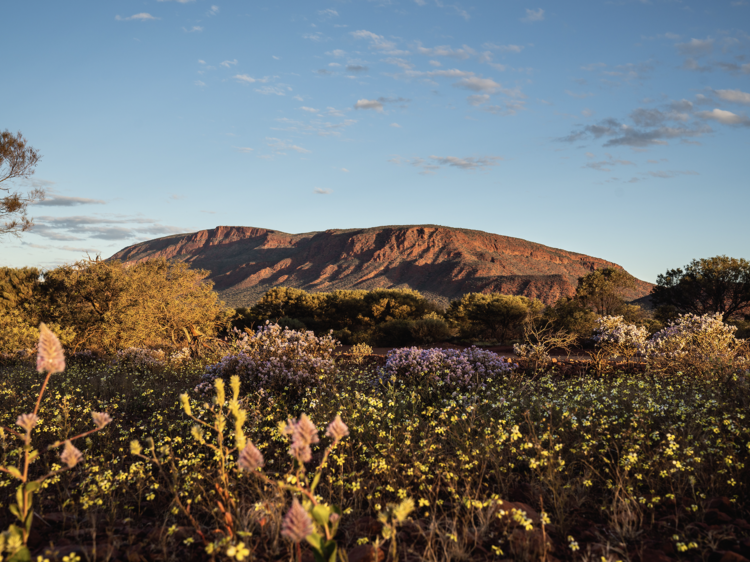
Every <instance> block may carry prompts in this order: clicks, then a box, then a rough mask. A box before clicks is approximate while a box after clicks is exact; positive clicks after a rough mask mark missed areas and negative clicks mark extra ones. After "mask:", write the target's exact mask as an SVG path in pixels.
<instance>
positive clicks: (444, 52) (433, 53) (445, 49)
mask: <svg viewBox="0 0 750 562" xmlns="http://www.w3.org/2000/svg"><path fill="white" fill-rule="evenodd" d="M415 50H416V51H417V53H419V54H420V55H425V56H428V57H449V58H454V59H458V60H466V59H468V58H469V57H472V56H474V55H476V54H477V52H476V51H475V50H474V49H472V48H471V47H469V46H468V45H463V46H462V47H461V48H459V49H453V48H452V47H451V46H450V45H440V46H438V47H423V46H422V43H420V42H419V41H417V43H416V47H415Z"/></svg>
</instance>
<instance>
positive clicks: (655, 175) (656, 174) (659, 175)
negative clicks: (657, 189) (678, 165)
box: [646, 170, 699, 179]
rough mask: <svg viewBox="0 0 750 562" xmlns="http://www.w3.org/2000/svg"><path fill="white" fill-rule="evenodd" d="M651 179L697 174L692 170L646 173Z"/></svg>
mask: <svg viewBox="0 0 750 562" xmlns="http://www.w3.org/2000/svg"><path fill="white" fill-rule="evenodd" d="M646 173H647V174H648V175H649V176H651V177H652V178H660V179H669V178H674V177H677V176H697V175H699V174H698V172H695V171H693V170H656V171H650V172H646Z"/></svg>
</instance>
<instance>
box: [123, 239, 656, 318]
mask: <svg viewBox="0 0 750 562" xmlns="http://www.w3.org/2000/svg"><path fill="white" fill-rule="evenodd" d="M153 258H167V259H178V260H183V261H186V262H187V263H189V264H190V266H191V267H194V268H200V269H207V270H209V271H210V272H211V275H210V276H209V279H210V280H211V281H213V282H214V287H215V289H216V290H217V291H218V292H219V293H220V294H221V297H222V298H223V299H224V300H225V301H226V302H227V304H229V305H231V306H235V307H238V306H248V305H251V304H253V303H255V302H256V301H257V300H258V299H260V297H261V296H262V295H263V293H265V292H266V291H267V290H269V289H271V288H272V287H280V286H287V287H297V288H300V289H305V290H306V291H315V292H318V291H333V290H335V289H368V290H369V289H375V288H411V289H416V290H418V291H420V292H421V293H422V294H424V295H425V296H427V297H430V298H433V299H435V300H438V301H441V302H443V303H446V302H447V301H448V300H450V299H453V298H456V297H460V296H461V295H463V294H465V293H470V292H498V293H504V294H512V295H524V296H527V297H534V298H538V299H540V300H542V301H544V302H545V303H547V304H552V303H554V302H555V301H556V300H557V299H558V298H560V297H562V296H570V295H573V294H574V293H575V288H576V285H577V280H578V278H579V277H582V276H584V275H586V274H588V273H590V272H591V271H593V270H595V269H600V268H603V267H616V268H619V269H622V268H621V267H620V266H619V265H616V264H614V263H612V262H608V261H605V260H602V259H599V258H592V257H590V256H586V255H584V254H576V253H574V252H568V251H565V250H558V249H556V248H549V247H547V246H542V245H541V244H535V243H534V242H527V241H526V240H521V239H519V238H510V237H508V236H500V235H497V234H489V233H487V232H481V231H479V230H467V229H463V228H448V227H444V226H434V225H420V226H383V227H377V228H363V229H349V230H326V231H325V232H308V233H305V234H287V233H285V232H279V231H276V230H266V229H262V228H250V227H234V226H219V227H216V228H214V229H211V230H201V231H199V232H194V233H192V234H179V235H176V236H167V237H165V238H157V239H156V240H150V241H148V242H142V243H140V244H135V245H133V246H129V247H127V248H125V249H123V250H120V251H119V252H117V253H116V254H115V255H114V256H112V258H110V259H118V260H122V261H123V262H126V263H136V262H141V261H144V260H149V259H153ZM651 287H652V285H651V284H650V283H646V282H644V281H639V280H637V281H636V288H635V289H634V290H632V291H631V293H630V294H628V295H627V297H628V298H629V299H636V298H639V297H643V296H645V295H647V294H648V293H649V292H650V290H651Z"/></svg>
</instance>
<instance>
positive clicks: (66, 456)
mask: <svg viewBox="0 0 750 562" xmlns="http://www.w3.org/2000/svg"><path fill="white" fill-rule="evenodd" d="M60 460H61V461H62V462H64V463H65V464H67V465H68V468H73V467H74V466H75V465H77V464H78V463H79V462H81V461H82V460H83V453H81V451H79V450H78V449H76V448H75V445H73V443H71V442H70V441H65V447H64V448H63V452H62V453H61V454H60Z"/></svg>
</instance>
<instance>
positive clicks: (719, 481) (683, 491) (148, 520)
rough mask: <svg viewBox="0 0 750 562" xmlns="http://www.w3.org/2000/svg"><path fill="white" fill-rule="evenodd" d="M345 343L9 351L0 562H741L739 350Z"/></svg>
mask: <svg viewBox="0 0 750 562" xmlns="http://www.w3.org/2000/svg"><path fill="white" fill-rule="evenodd" d="M674 331H675V330H674V329H673V332H674ZM45 334H51V333H49V332H48V331H47V332H45V329H43V330H42V337H43V338H44V337H49V338H54V336H52V335H45ZM665 337H666V336H664V335H662V336H660V338H661V339H658V338H657V340H655V341H662V342H663V341H665ZM602 339H605V340H606V338H602ZM50 341H51V340H50ZM54 341H55V342H56V339H55V340H54ZM49 345H50V346H51V345H52V343H50V344H49ZM660 345H661V346H662V347H664V345H666V344H664V343H662V344H660ZM335 348H336V342H335V341H334V340H333V339H332V338H326V337H323V338H320V337H315V336H314V335H313V334H312V333H311V332H307V333H305V332H293V331H291V330H283V331H282V330H281V329H280V328H279V327H278V326H266V327H264V328H262V329H261V330H259V331H258V332H257V333H256V334H244V335H242V336H240V337H236V338H235V339H234V341H233V342H231V344H230V346H229V348H226V349H223V350H222V351H221V352H220V353H218V352H217V353H215V354H214V355H213V356H208V357H204V358H202V359H200V360H197V359H189V358H188V357H186V356H185V355H181V354H179V353H177V354H172V355H170V354H164V353H156V352H150V351H147V350H131V351H130V352H127V353H120V354H119V355H117V356H114V357H111V356H110V357H104V356H100V355H96V354H92V353H78V354H68V355H67V356H66V357H65V359H64V360H65V365H64V366H62V365H58V364H57V363H55V361H57V360H58V359H60V358H59V357H58V358H57V359H55V357H56V356H54V353H53V357H52V359H49V357H42V355H44V353H46V352H45V346H43V345H41V344H40V346H39V358H37V357H36V356H32V357H30V358H29V359H23V358H6V359H5V360H4V363H3V364H2V365H1V366H0V426H2V427H3V428H4V429H3V430H2V433H0V444H1V445H2V455H3V456H2V460H1V461H0V465H2V467H3V471H2V473H0V487H1V489H0V504H1V505H0V526H2V529H8V530H7V531H6V532H5V533H4V534H3V535H2V540H1V542H2V548H3V553H2V554H3V556H4V559H5V560H8V559H11V560H35V561H36V560H39V561H44V560H49V561H52V560H64V561H66V562H72V561H76V560H127V561H139V560H181V561H188V560H239V561H243V560H269V561H270V560H311V561H312V560H331V561H332V560H347V559H348V560H351V561H355V560H357V561H364V560H373V561H374V560H414V561H417V560H550V561H551V560H591V561H593V560H596V561H612V562H614V561H617V560H622V561H644V562H647V561H659V560H691V561H697V560H707V561H714V560H716V561H724V562H728V561H735V562H740V561H742V560H745V559H746V558H750V524H748V522H747V520H748V518H749V517H750V496H749V494H748V485H749V484H750V468H748V457H750V423H748V415H750V410H749V408H748V407H749V406H750V375H749V374H748V371H747V363H745V362H743V361H742V360H741V358H740V357H739V355H737V354H735V355H734V356H733V358H732V361H719V360H716V359H715V358H714V359H713V360H705V361H703V362H696V363H694V364H693V367H692V368H691V363H690V362H689V358H690V355H689V353H687V351H685V349H682V350H681V351H680V353H679V354H678V353H677V351H675V350H674V349H673V348H670V350H669V353H671V354H672V355H671V356H675V357H679V359H680V363H679V366H680V370H674V369H673V370H670V369H668V368H666V367H665V366H664V362H665V361H666V359H665V357H667V356H666V355H664V354H661V355H660V356H659V357H660V361H661V363H659V362H653V363H648V362H647V363H644V362H643V361H640V362H632V363H623V364H622V365H620V366H619V367H618V366H611V365H610V366H609V367H607V368H604V369H594V368H593V366H592V365H593V364H585V363H584V364H576V365H567V366H566V365H552V364H550V363H544V362H543V361H539V360H534V361H521V362H520V364H518V363H513V362H510V361H509V360H507V359H506V358H502V357H498V356H496V355H494V354H492V353H489V352H486V351H482V350H481V349H477V348H471V349H468V350H465V351H440V350H419V349H416V348H411V349H402V350H394V351H393V352H392V353H391V354H390V356H389V358H388V361H387V362H386V364H385V366H382V365H378V364H376V363H374V362H371V361H370V359H369V358H368V356H367V355H366V350H364V351H363V350H359V351H358V352H356V353H354V354H349V355H347V356H342V355H337V353H336V352H335ZM53 351H54V350H53ZM50 353H52V352H50ZM56 353H59V354H61V353H62V351H61V350H57V352H56ZM671 356H670V357H671ZM703 357H704V358H705V354H704V356H703ZM43 359H45V360H47V363H45V362H44V361H43ZM34 361H36V362H34ZM50 361H52V363H50ZM49 365H53V366H49ZM628 365H630V366H628ZM652 366H653V368H652ZM61 367H62V368H61ZM686 367H687V368H686ZM46 381H48V382H46ZM45 382H46V388H45V389H42V386H43V384H44V383H45ZM42 390H44V393H43V394H41V395H40V391H42ZM39 396H41V401H39V403H38V405H37V399H38V397H39ZM30 412H36V414H35V416H36V418H34V419H32V418H30V417H28V416H31V415H32V414H30ZM24 416H26V417H24ZM110 420H111V421H110ZM76 437H78V438H76ZM34 451H38V453H35V452H34ZM13 467H19V468H13ZM14 471H15V472H17V473H18V474H15V473H14ZM34 482H37V483H38V484H34ZM19 484H20V488H19ZM24 541H25V542H26V543H27V545H28V547H27V548H25V547H23V543H24Z"/></svg>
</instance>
